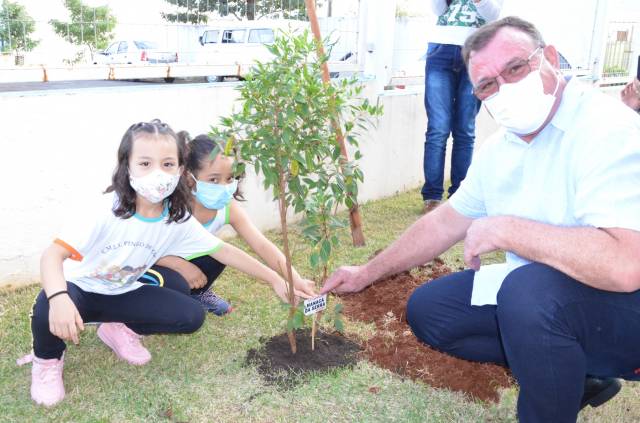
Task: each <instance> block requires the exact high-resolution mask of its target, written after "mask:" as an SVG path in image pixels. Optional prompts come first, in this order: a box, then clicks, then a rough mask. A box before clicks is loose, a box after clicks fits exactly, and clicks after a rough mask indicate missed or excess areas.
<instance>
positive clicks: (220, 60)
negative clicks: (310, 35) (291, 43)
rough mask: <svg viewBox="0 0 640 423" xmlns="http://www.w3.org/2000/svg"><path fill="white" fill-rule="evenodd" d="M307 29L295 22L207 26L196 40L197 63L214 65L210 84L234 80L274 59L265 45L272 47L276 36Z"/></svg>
mask: <svg viewBox="0 0 640 423" xmlns="http://www.w3.org/2000/svg"><path fill="white" fill-rule="evenodd" d="M306 26H308V24H307V23H305V22H298V21H248V22H224V23H218V24H215V25H212V26H209V27H208V28H206V29H205V30H204V32H203V33H202V35H201V36H200V37H199V38H198V41H199V42H200V45H201V48H200V49H199V51H198V52H197V62H198V63H200V64H206V65H214V66H213V67H212V68H211V69H212V72H213V73H212V74H211V75H210V76H209V77H208V79H209V80H211V81H221V80H223V79H224V77H225V76H237V75H238V73H244V72H246V71H247V70H248V69H249V68H251V67H252V66H253V65H254V64H255V61H261V62H266V61H269V60H271V59H272V58H273V55H272V54H271V53H270V52H269V50H268V49H267V48H266V47H265V45H268V44H271V43H273V40H274V38H275V36H276V32H277V30H279V29H282V30H284V31H286V32H289V31H301V30H302V29H303V28H305V27H306Z"/></svg>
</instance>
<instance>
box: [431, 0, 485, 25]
mask: <svg viewBox="0 0 640 423" xmlns="http://www.w3.org/2000/svg"><path fill="white" fill-rule="evenodd" d="M486 22H487V21H486V20H485V19H484V18H483V17H482V16H480V15H479V14H478V9H476V5H475V3H474V2H473V0H453V1H452V2H451V4H450V5H449V7H448V8H447V10H446V12H444V13H443V14H442V15H440V16H439V17H438V23H437V25H440V26H466V27H473V28H478V27H480V26H482V25H484V24H485V23H486Z"/></svg>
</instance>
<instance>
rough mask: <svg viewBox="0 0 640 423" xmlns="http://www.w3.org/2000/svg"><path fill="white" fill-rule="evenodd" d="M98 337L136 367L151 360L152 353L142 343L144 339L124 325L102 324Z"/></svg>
mask: <svg viewBox="0 0 640 423" xmlns="http://www.w3.org/2000/svg"><path fill="white" fill-rule="evenodd" d="M98 336H99V337H100V339H102V342H104V343H105V344H107V345H108V346H109V348H111V349H112V350H113V352H114V353H116V355H117V356H118V357H119V358H121V359H122V360H125V361H128V362H129V363H131V364H135V365H136V366H142V365H143V364H147V363H148V362H149V360H151V353H150V352H149V350H147V349H146V348H145V347H144V346H143V345H142V343H141V342H140V338H142V337H141V336H140V335H138V334H137V333H135V332H134V331H132V330H131V329H129V328H128V327H127V326H126V325H125V324H124V323H102V324H101V325H100V327H99V328H98Z"/></svg>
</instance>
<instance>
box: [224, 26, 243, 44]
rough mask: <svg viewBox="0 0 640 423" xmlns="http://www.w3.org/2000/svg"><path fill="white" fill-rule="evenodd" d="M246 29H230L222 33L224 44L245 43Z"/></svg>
mask: <svg viewBox="0 0 640 423" xmlns="http://www.w3.org/2000/svg"><path fill="white" fill-rule="evenodd" d="M245 32H247V31H246V30H245V29H228V30H226V31H224V32H223V33H222V43H223V44H224V43H244V33H245Z"/></svg>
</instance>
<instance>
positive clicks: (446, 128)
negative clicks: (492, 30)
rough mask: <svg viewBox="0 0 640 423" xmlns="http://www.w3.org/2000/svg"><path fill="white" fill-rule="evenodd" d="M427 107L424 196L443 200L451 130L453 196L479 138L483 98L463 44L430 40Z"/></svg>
mask: <svg viewBox="0 0 640 423" xmlns="http://www.w3.org/2000/svg"><path fill="white" fill-rule="evenodd" d="M424 107H425V109H426V110H427V132H426V134H425V143H424V160H423V167H424V181H425V182H424V186H423V187H422V199H423V200H441V199H442V194H443V193H444V188H443V182H444V180H443V179H444V160H445V152H446V147H447V140H448V139H449V134H452V135H453V149H452V155H451V187H450V188H449V196H451V195H452V194H453V193H454V192H456V190H457V189H458V187H459V186H460V182H462V180H463V179H464V178H465V176H467V169H468V168H469V165H470V164H471V156H472V155H473V143H474V141H475V138H476V137H475V128H476V115H477V114H478V111H479V110H480V101H479V100H478V99H477V98H476V97H475V96H474V95H473V91H472V85H471V82H470V81H469V75H468V74H467V69H466V67H465V65H464V61H463V60H462V55H461V47H460V46H456V45H451V44H434V43H429V48H428V50H427V63H426V67H425V90H424Z"/></svg>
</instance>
